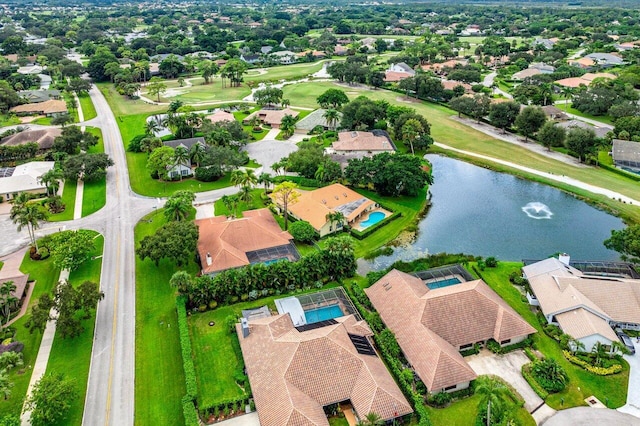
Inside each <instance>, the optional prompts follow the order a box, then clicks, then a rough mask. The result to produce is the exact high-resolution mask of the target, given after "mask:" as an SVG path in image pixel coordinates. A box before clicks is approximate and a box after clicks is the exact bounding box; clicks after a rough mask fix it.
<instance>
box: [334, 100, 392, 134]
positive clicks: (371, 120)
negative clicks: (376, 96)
mask: <svg viewBox="0 0 640 426" xmlns="http://www.w3.org/2000/svg"><path fill="white" fill-rule="evenodd" d="M386 113H387V106H386V103H384V102H381V101H372V100H371V99H369V98H367V97H365V96H358V97H357V98H355V99H354V100H353V101H351V102H349V103H348V104H347V105H345V106H344V108H342V122H341V124H340V126H341V127H342V128H344V129H355V130H369V129H372V128H373V127H374V126H375V124H376V122H378V121H379V120H382V119H384V118H385V116H386Z"/></svg>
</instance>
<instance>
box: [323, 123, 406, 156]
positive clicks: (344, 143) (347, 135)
mask: <svg viewBox="0 0 640 426" xmlns="http://www.w3.org/2000/svg"><path fill="white" fill-rule="evenodd" d="M395 151H396V147H395V145H394V144H393V142H392V141H391V138H390V137H389V134H388V133H387V132H385V131H383V130H374V131H372V132H357V131H347V132H340V133H338V140H337V141H336V142H333V143H332V144H331V147H330V148H327V149H326V152H327V154H338V155H347V154H350V155H352V156H354V155H355V156H356V157H357V158H361V157H371V156H373V155H375V154H379V153H381V152H395Z"/></svg>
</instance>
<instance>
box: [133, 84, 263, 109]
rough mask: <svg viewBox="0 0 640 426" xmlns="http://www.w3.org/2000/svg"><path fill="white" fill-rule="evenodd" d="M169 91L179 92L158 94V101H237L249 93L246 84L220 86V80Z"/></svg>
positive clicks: (189, 102) (152, 97)
mask: <svg viewBox="0 0 640 426" xmlns="http://www.w3.org/2000/svg"><path fill="white" fill-rule="evenodd" d="M171 92H178V93H180V94H178V95H176V96H160V102H171V101H174V100H178V101H182V102H184V103H185V104H193V103H202V102H224V101H238V100H242V98H244V97H245V96H247V95H249V94H251V89H250V88H249V87H247V86H246V85H242V86H240V87H229V86H227V87H222V84H221V82H220V81H216V82H213V83H210V84H195V85H193V86H190V87H186V86H185V87H176V88H174V89H172V90H171ZM142 94H143V95H144V96H146V97H148V98H149V99H152V100H154V101H157V100H158V99H157V97H156V96H149V95H148V94H147V93H146V92H143V93H142ZM165 108H166V107H165Z"/></svg>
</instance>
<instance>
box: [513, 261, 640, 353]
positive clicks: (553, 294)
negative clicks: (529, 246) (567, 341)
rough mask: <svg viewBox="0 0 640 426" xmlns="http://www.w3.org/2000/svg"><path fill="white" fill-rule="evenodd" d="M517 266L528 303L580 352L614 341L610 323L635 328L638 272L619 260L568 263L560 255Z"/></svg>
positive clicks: (639, 326)
mask: <svg viewBox="0 0 640 426" xmlns="http://www.w3.org/2000/svg"><path fill="white" fill-rule="evenodd" d="M570 263H571V264H570ZM626 265H628V264H626ZM578 267H579V268H580V269H578ZM522 271H523V273H524V277H525V278H526V279H527V280H528V281H529V287H530V289H531V291H529V292H528V293H527V299H528V300H529V303H530V304H531V305H533V306H538V307H539V308H540V310H541V311H542V313H543V314H544V317H545V318H546V320H547V322H548V323H549V324H555V325H557V326H558V327H560V329H562V331H563V332H564V333H566V334H568V335H569V336H571V337H573V338H574V339H576V340H578V341H579V342H581V343H582V344H583V345H584V350H585V351H587V352H589V351H591V350H592V349H593V347H594V346H595V345H596V344H597V343H600V344H603V345H605V346H610V345H611V343H612V342H616V341H618V336H617V335H616V333H615V332H614V328H621V329H631V330H640V274H638V273H637V272H636V271H635V270H634V269H633V268H632V267H629V266H627V267H625V263H623V262H575V263H574V262H571V258H570V256H568V255H566V254H563V255H560V256H559V258H555V257H551V258H548V259H544V260H541V261H536V262H529V261H525V266H524V267H523V268H522Z"/></svg>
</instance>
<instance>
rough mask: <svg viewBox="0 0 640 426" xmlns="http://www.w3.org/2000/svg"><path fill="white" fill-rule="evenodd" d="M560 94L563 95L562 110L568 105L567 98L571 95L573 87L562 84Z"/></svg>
mask: <svg viewBox="0 0 640 426" xmlns="http://www.w3.org/2000/svg"><path fill="white" fill-rule="evenodd" d="M561 91H562V96H564V101H565V102H564V110H565V111H566V110H567V108H568V107H569V99H571V97H572V96H573V87H568V86H562V89H561Z"/></svg>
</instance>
